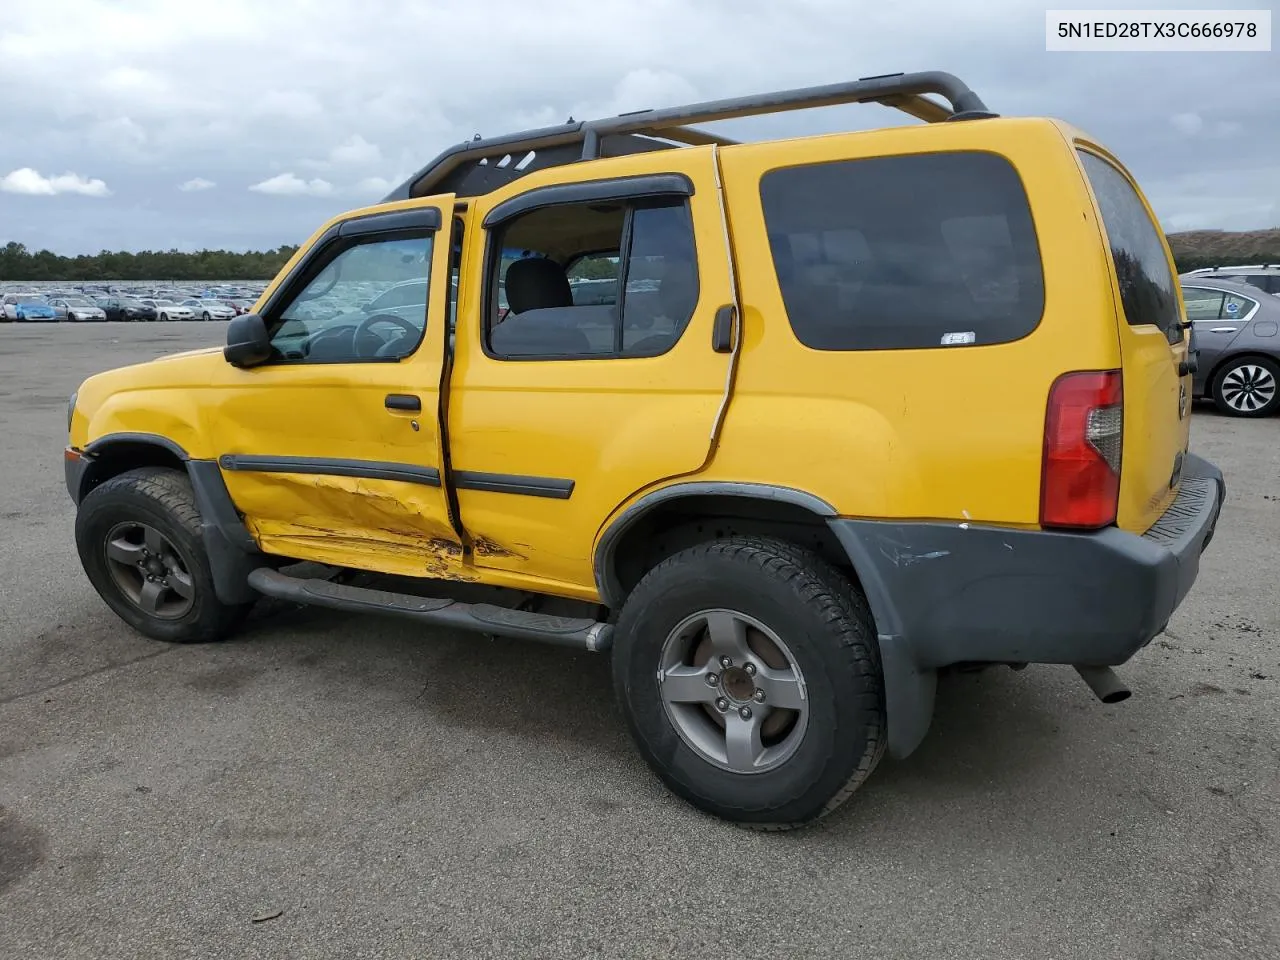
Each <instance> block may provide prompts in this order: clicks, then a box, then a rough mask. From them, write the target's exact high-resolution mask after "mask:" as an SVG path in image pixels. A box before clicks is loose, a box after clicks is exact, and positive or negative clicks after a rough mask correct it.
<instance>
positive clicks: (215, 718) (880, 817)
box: [0, 323, 1280, 960]
mask: <svg viewBox="0 0 1280 960" xmlns="http://www.w3.org/2000/svg"><path fill="white" fill-rule="evenodd" d="M224 329H225V327H224V326H223V325H221V324H200V323H188V324H171V325H163V326H162V325H158V324H135V325H123V324H120V325H105V324H100V325H92V326H90V325H77V326H73V325H67V324H63V325H57V326H53V325H50V326H40V327H36V326H18V325H3V326H0V438H2V439H3V442H4V443H3V456H2V457H0V958H4V960H8V958H15V960H17V958H23V960H26V958H40V960H55V958H89V957H93V958H105V957H111V958H115V957H120V958H126V957H127V958H144V957H145V958H151V957H155V958H164V960H176V958H185V957H219V958H257V957H263V958H267V957H270V958H277V957H289V958H295V957H296V958H303V957H326V958H327V957H334V958H343V960H349V958H358V957H413V958H425V957H450V958H464V957H547V958H557V960H563V958H577V957H655V958H656V957H661V958H678V957H708V958H739V957H741V958H748V957H749V958H756V957H759V958H775V960H776V958H784V957H785V958H790V957H841V958H850V957H863V956H865V957H876V958H884V957H945V958H970V957H972V958H981V960H1001V958H1017V960H1025V958H1029V957H1034V958H1037V960H1045V958H1058V957H1062V958H1082V960H1083V958H1088V960H1103V958H1124V960H1135V958H1148V957H1149V958H1183V957H1187V958H1190V957H1224V958H1226V957H1230V958H1254V957H1257V958H1267V960H1274V958H1275V957H1277V956H1280V907H1278V906H1277V904H1280V590H1278V589H1277V586H1276V584H1277V580H1278V579H1280V551H1278V550H1277V544H1280V419H1271V420H1266V421H1241V420H1229V419H1226V418H1223V417H1220V416H1219V415H1217V414H1216V413H1214V412H1213V411H1212V409H1210V408H1205V409H1198V410H1197V412H1196V414H1195V422H1194V425H1193V442H1192V448H1193V449H1194V450H1196V451H1197V452H1199V453H1201V454H1202V455H1205V456H1207V457H1209V458H1210V459H1212V460H1214V461H1215V462H1217V463H1218V464H1219V465H1220V466H1221V467H1222V468H1223V470H1224V472H1225V473H1226V475H1227V481H1228V485H1229V488H1230V493H1229V502H1228V504H1227V506H1226V508H1225V510H1224V512H1223V515H1222V519H1221V521H1220V524H1219V527H1218V532H1217V536H1216V539H1215V541H1214V543H1213V544H1212V546H1211V547H1210V550H1209V552H1208V553H1207V554H1206V556H1205V558H1204V563H1203V566H1202V569H1201V573H1200V579H1199V581H1198V582H1197V584H1196V586H1195V588H1194V591H1193V592H1192V594H1191V596H1190V597H1189V598H1188V600H1187V601H1186V602H1185V604H1184V605H1183V607H1182V608H1181V609H1180V610H1179V612H1178V613H1177V615H1176V616H1175V617H1174V619H1173V622H1172V623H1171V624H1170V626H1169V629H1168V631H1167V632H1166V633H1165V634H1164V635H1162V636H1161V637H1159V638H1157V640H1156V641H1155V642H1153V644H1152V645H1151V646H1150V647H1149V648H1147V649H1146V650H1145V651H1143V652H1142V653H1140V654H1139V656H1138V657H1137V658H1136V659H1135V660H1134V661H1133V662H1132V663H1130V664H1129V665H1128V666H1126V667H1125V668H1123V670H1122V673H1123V676H1124V677H1125V679H1126V680H1127V681H1128V682H1129V683H1130V685H1131V686H1132V687H1133V690H1134V696H1133V698H1132V699H1131V700H1129V701H1128V702H1126V703H1123V704H1119V705H1116V706H1103V705H1102V704H1099V703H1098V702H1096V701H1095V700H1093V699H1092V697H1091V696H1090V694H1089V691H1088V690H1087V689H1086V688H1085V686H1084V684H1083V683H1081V682H1080V680H1079V679H1078V678H1077V677H1076V676H1075V674H1074V673H1073V672H1072V671H1071V670H1069V669H1067V668H1053V667H1036V666H1032V667H1030V668H1028V669H1027V670H1025V671H1022V672H1020V673H1014V672H1012V671H1010V670H1007V669H1003V668H1001V669H998V670H992V671H988V672H986V673H983V674H979V675H974V676H958V677H952V678H949V679H948V680H947V681H946V682H944V683H943V684H942V686H941V688H940V691H939V702H938V707H937V713H936V716H935V719H934V724H933V729H932V731H931V733H930V734H929V737H928V739H927V740H926V742H925V743H924V745H923V746H922V747H921V748H920V750H919V751H918V752H917V753H916V754H915V755H913V756H912V757H911V758H909V759H908V760H906V761H902V762H893V761H888V760H886V761H885V762H884V763H883V764H882V765H881V767H880V769H879V770H878V771H877V772H876V774H875V775H874V776H873V777H872V778H871V780H870V781H869V782H868V783H867V785H866V786H865V787H864V788H863V789H862V790H861V791H860V792H859V793H858V794H856V795H855V796H854V798H853V799H852V800H850V801H849V802H848V803H847V804H846V805H845V806H843V807H842V808H841V809H840V810H839V811H837V812H836V813H835V814H834V815H832V816H831V817H830V818H829V819H827V820H825V821H823V822H822V823H821V824H820V825H818V826H816V827H813V828H810V829H806V830H802V831H799V832H792V833H782V834H760V833H753V832H749V831H745V830H742V829H739V828H735V827H732V826H728V825H726V824H723V823H721V822H718V821H716V820H713V819H710V818H708V817H706V816H704V815H702V814H699V813H697V812H695V811H694V810H692V809H690V808H689V807H687V806H685V805H684V804H683V803H682V802H680V801H678V800H677V799H675V798H674V797H672V796H670V795H669V794H667V793H666V792H665V791H664V790H663V789H662V787H661V785H660V784H659V782H658V781H657V780H656V778H654V777H653V776H652V775H651V774H650V773H649V771H648V769H647V768H646V767H645V766H644V764H643V763H642V762H641V760H640V759H639V757H638V755H637V754H636V752H635V751H634V750H633V749H632V747H631V745H630V742H629V741H628V739H627V737H626V734H625V731H624V728H623V723H622V720H621V717H620V716H619V713H618V709H617V707H616V705H615V704H614V702H613V698H612V693H611V689H610V684H609V678H608V664H607V662H606V661H605V660H604V659H603V658H601V657H599V656H595V655H591V654H587V653H575V652H570V651H564V650H559V649H555V648H550V647H542V646H537V645H523V644H521V643H518V642H504V641H493V640H488V639H485V638H482V637H476V636H470V635H464V634H452V633H431V632H424V631H422V630H421V629H418V628H416V627H414V626H413V625H410V624H405V623H401V622H398V621H394V620H381V619H379V620H369V619H361V618H358V617H354V616H348V615H343V614H337V613H333V612H323V611H316V610H297V609H293V608H287V607H283V606H279V605H277V606H274V607H266V606H264V608H263V609H262V611H261V612H260V613H258V614H257V615H255V617H254V618H253V620H252V621H251V623H250V625H249V627H248V629H246V630H245V632H244V633H243V634H242V635H240V636H239V637H237V638H236V639H234V640H232V641H229V642H226V643H222V644H217V645H209V646H190V647H184V646H165V645H163V644H158V643H154V642H152V641H148V640H145V639H143V638H142V637H140V636H138V635H136V634H134V633H132V632H131V631H130V630H129V629H128V628H127V627H126V626H125V625H124V624H123V623H122V622H121V621H119V620H118V619H117V618H116V617H115V616H114V615H113V614H112V613H111V612H110V611H109V610H108V609H107V607H106V605H105V604H103V603H102V601H101V600H99V598H98V597H97V595H96V594H95V593H94V591H93V590H92V588H91V587H90V586H89V584H88V581H87V580H86V579H85V576H84V574H83V572H82V571H81V568H80V564H79V561H78V559H77V557H76V552H75V547H74V544H73V538H72V521H73V507H72V504H71V502H70V500H69V499H68V497H67V494H66V490H65V488H64V486H63V478H62V466H61V448H62V446H63V444H64V442H65V428H66V401H67V396H68V394H69V393H70V392H71V391H72V390H74V389H75V388H76V386H77V385H78V384H79V382H80V381H81V379H83V378H84V377H85V376H86V375H88V374H90V373H92V372H95V371H97V370H101V369H104V368H107V367H113V366H120V365H123V364H126V363H131V362H136V361H139V360H145V359H149V358H151V357H154V356H158V355H160V354H163V353H167V352H172V351H175V350H180V349H188V348H191V347H195V346H201V345H206V344H210V345H211V344H215V343H217V342H218V341H219V340H220V338H221V336H222V333H223V331H224Z"/></svg>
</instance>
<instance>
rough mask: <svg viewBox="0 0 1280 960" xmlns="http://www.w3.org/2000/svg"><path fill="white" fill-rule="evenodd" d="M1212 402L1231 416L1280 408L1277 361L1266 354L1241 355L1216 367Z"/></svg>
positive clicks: (1267, 412) (1279, 368) (1256, 415)
mask: <svg viewBox="0 0 1280 960" xmlns="http://www.w3.org/2000/svg"><path fill="white" fill-rule="evenodd" d="M1213 402H1214V403H1215V404H1217V406H1218V409H1219V410H1221V411H1222V412H1223V413H1225V414H1228V415H1230V416H1233V417H1265V416H1268V415H1270V414H1272V413H1275V412H1276V411H1277V410H1278V409H1280V365H1277V364H1276V363H1275V362H1274V361H1272V360H1268V359H1267V358H1265V357H1240V358H1239V359H1236V360H1231V361H1229V362H1228V363H1227V365H1226V366H1224V367H1223V368H1222V369H1221V370H1220V371H1218V376H1217V377H1216V378H1214V381H1213Z"/></svg>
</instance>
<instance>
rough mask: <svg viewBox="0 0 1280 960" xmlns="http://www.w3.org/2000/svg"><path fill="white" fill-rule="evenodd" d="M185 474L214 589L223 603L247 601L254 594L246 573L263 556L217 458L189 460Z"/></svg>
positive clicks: (254, 567)
mask: <svg viewBox="0 0 1280 960" xmlns="http://www.w3.org/2000/svg"><path fill="white" fill-rule="evenodd" d="M187 476H189V477H190V478H191V489H192V491H193V492H194V493H195V498H196V508H197V509H198V510H199V511H200V534H201V539H202V540H203V542H204V548H205V552H206V553H207V554H208V556H209V566H210V569H211V570H212V572H213V589H214V592H215V593H216V594H217V596H218V599H219V600H221V601H222V602H223V603H249V602H250V601H252V600H254V599H255V598H256V597H257V592H256V591H255V590H254V589H253V588H252V587H250V586H249V574H250V573H252V572H253V571H254V570H255V569H257V568H258V567H260V566H262V565H263V564H264V563H265V562H266V558H265V557H264V556H263V554H262V553H261V551H259V550H258V545H257V543H256V542H255V541H254V539H253V535H252V534H250V533H249V530H248V528H247V527H246V526H245V525H244V521H243V520H242V519H241V518H240V513H239V512H238V511H237V510H236V506H235V503H234V502H232V500H231V494H230V493H229V492H228V490H227V484H226V481H225V480H223V478H222V471H220V470H219V469H218V464H217V462H216V461H213V460H188V461H187Z"/></svg>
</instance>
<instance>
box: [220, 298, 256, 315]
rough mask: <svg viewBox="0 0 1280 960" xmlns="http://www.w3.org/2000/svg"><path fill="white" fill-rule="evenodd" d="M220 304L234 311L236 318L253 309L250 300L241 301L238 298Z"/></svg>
mask: <svg viewBox="0 0 1280 960" xmlns="http://www.w3.org/2000/svg"><path fill="white" fill-rule="evenodd" d="M220 302H221V303H224V304H226V305H227V306H228V307H230V308H231V309H232V310H234V311H235V312H236V316H237V317H238V316H240V315H241V314H244V313H248V312H249V311H250V310H252V309H253V301H252V300H241V299H239V298H231V299H224V300H221V301H220Z"/></svg>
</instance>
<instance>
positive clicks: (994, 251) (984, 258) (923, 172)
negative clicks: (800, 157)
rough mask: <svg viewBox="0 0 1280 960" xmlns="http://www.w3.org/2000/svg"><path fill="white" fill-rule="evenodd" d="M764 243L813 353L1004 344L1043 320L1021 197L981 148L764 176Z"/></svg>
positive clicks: (1004, 166)
mask: <svg viewBox="0 0 1280 960" xmlns="http://www.w3.org/2000/svg"><path fill="white" fill-rule="evenodd" d="M760 199H761V205H762V207H763V210H764V219H765V226H766V229H767V230H768V234H769V247H770V251H771V253H772V256H773V264H774V269H775V271H776V273H777V277H778V286H779V289H780V290H781V292H782V299H783V303H784V305H785V306H786V311H787V317H788V319H789V320H790V322H791V327H792V329H793V330H794V331H795V334H796V337H797V339H799V340H800V342H801V343H803V344H804V345H805V346H807V347H811V348H813V349H816V350H895V349H911V348H928V347H934V348H940V347H944V346H945V347H953V346H963V345H983V344H993V343H1007V342H1009V341H1011V340H1018V339H1020V338H1022V337H1025V336H1026V335H1027V334H1029V333H1030V332H1031V331H1032V330H1034V329H1035V328H1036V326H1037V325H1038V324H1039V322H1040V317H1041V314H1042V313H1043V312H1044V275H1043V272H1042V269H1041V264H1040V249H1039V244H1038V243H1037V240H1036V233H1035V226H1034V224H1033V222H1032V218H1031V210H1030V208H1029V207H1028V205H1027V196H1026V191H1025V190H1024V189H1023V186H1022V181H1021V180H1020V179H1019V177H1018V174H1017V172H1016V171H1015V170H1014V168H1013V166H1012V165H1011V164H1010V163H1009V161H1007V160H1006V159H1004V158H1003V157H1000V156H997V155H995V154H991V153H981V152H976V151H975V152H967V151H966V152H952V153H936V154H917V155H907V156H896V157H874V158H868V159H863V160H843V161H838V162H834V163H821V164H810V165H805V166H795V167H784V168H780V169H777V170H771V171H769V172H768V173H766V174H765V175H764V176H763V177H762V178H761V181H760Z"/></svg>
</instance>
